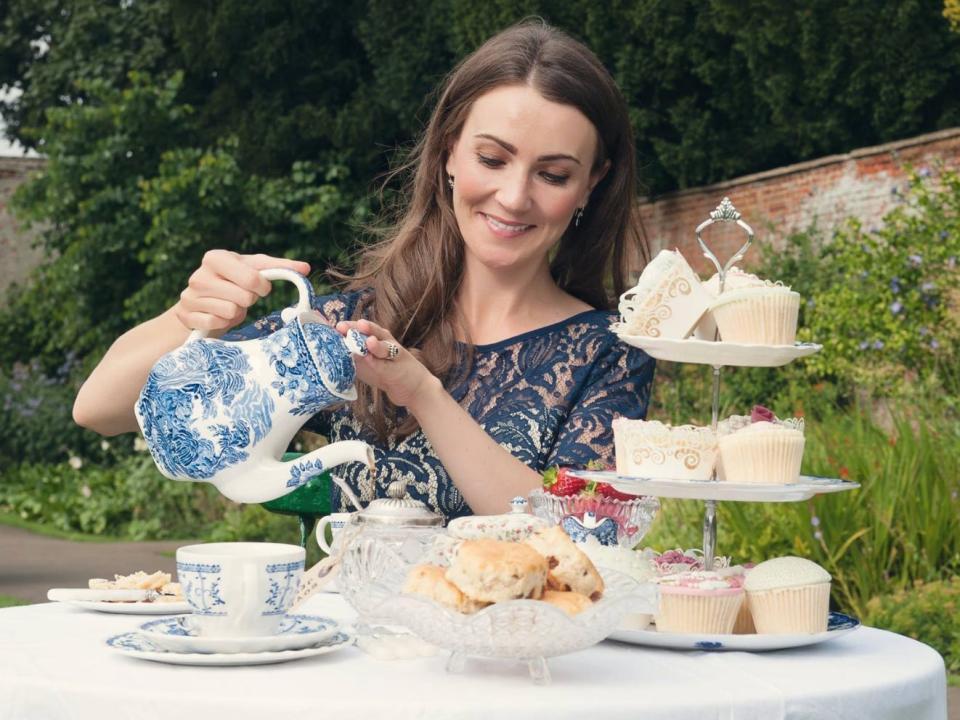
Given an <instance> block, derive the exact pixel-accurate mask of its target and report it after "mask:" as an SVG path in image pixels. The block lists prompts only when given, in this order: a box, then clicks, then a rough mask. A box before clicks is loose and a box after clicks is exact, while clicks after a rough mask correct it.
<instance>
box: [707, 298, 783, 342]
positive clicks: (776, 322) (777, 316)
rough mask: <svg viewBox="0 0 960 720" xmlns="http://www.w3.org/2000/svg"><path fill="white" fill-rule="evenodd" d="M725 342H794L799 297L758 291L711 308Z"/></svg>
mask: <svg viewBox="0 0 960 720" xmlns="http://www.w3.org/2000/svg"><path fill="white" fill-rule="evenodd" d="M712 312H713V317H714V319H715V320H716V323H717V327H719V328H720V337H721V339H722V340H723V341H724V342H735V343H751V344H756V345H793V343H794V341H795V340H796V338H797V315H798V313H799V312H800V297H799V296H798V295H793V294H790V293H779V292H778V293H766V294H758V295H757V296H755V297H752V298H745V299H743V300H731V301H730V302H727V303H724V304H722V305H719V306H717V307H716V308H713V310H712Z"/></svg>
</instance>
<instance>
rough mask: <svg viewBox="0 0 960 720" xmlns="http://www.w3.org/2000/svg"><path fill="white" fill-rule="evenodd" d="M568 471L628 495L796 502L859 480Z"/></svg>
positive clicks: (853, 485)
mask: <svg viewBox="0 0 960 720" xmlns="http://www.w3.org/2000/svg"><path fill="white" fill-rule="evenodd" d="M569 474H570V475H572V476H574V477H580V478H583V479H584V480H599V481H600V482H605V483H609V484H610V485H612V486H613V487H614V488H615V489H617V490H619V491H620V492H624V493H629V494H630V495H652V496H654V497H663V498H679V499H681V500H734V501H738V502H797V501H799V500H809V499H810V498H812V497H813V496H814V495H824V494H826V493H835V492H843V491H845V490H855V489H856V488H859V487H860V483H855V482H850V481H848V480H840V479H839V478H821V477H814V476H812V475H801V476H800V478H799V480H798V482H795V483H791V484H790V485H762V484H753V483H743V484H738V483H729V482H716V481H712V480H671V479H668V478H641V477H630V476H626V475H617V473H615V472H611V471H609V470H571V471H569Z"/></svg>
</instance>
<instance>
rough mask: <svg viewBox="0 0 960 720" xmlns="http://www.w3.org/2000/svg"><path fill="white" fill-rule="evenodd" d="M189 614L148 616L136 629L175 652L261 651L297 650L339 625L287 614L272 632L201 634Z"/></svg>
mask: <svg viewBox="0 0 960 720" xmlns="http://www.w3.org/2000/svg"><path fill="white" fill-rule="evenodd" d="M192 619H193V616H192V615H178V616H176V617H171V618H162V619H160V620H151V621H150V622H146V623H144V624H143V625H141V626H140V628H139V630H140V633H141V634H142V635H143V636H144V637H146V638H147V639H148V640H150V642H151V643H153V644H154V645H156V646H157V647H159V648H160V649H162V650H169V651H170V652H175V653H208V654H210V653H223V654H227V653H261V652H279V651H281V650H300V649H302V648H305V647H311V646H313V645H316V644H317V643H320V642H322V641H324V640H326V639H327V638H329V637H331V636H333V635H334V634H335V633H336V632H337V631H338V630H339V629H340V626H339V625H338V624H337V623H336V622H335V621H333V620H330V619H329V618H324V617H318V616H317V615H288V616H286V617H285V618H284V619H283V621H282V622H281V623H280V628H279V630H278V631H277V633H276V634H275V635H267V636H262V637H204V636H202V635H200V634H199V633H198V631H197V629H196V627H195V625H194V623H193V622H191V621H192Z"/></svg>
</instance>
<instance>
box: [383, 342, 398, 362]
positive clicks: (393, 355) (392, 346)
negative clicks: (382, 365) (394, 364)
mask: <svg viewBox="0 0 960 720" xmlns="http://www.w3.org/2000/svg"><path fill="white" fill-rule="evenodd" d="M384 345H386V346H387V360H396V359H397V355H399V354H400V346H399V345H397V344H396V343H395V342H391V341H390V340H385V341H384Z"/></svg>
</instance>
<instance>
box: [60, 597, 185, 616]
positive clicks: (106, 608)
mask: <svg viewBox="0 0 960 720" xmlns="http://www.w3.org/2000/svg"><path fill="white" fill-rule="evenodd" d="M66 602H68V603H69V604H70V605H75V606H76V607H79V608H83V609H84V610H96V611H97V612H105V613H118V614H120V615H180V614H182V613H188V612H190V603H188V602H186V601H185V600H184V601H181V602H109V601H106V600H68V601H66Z"/></svg>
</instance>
